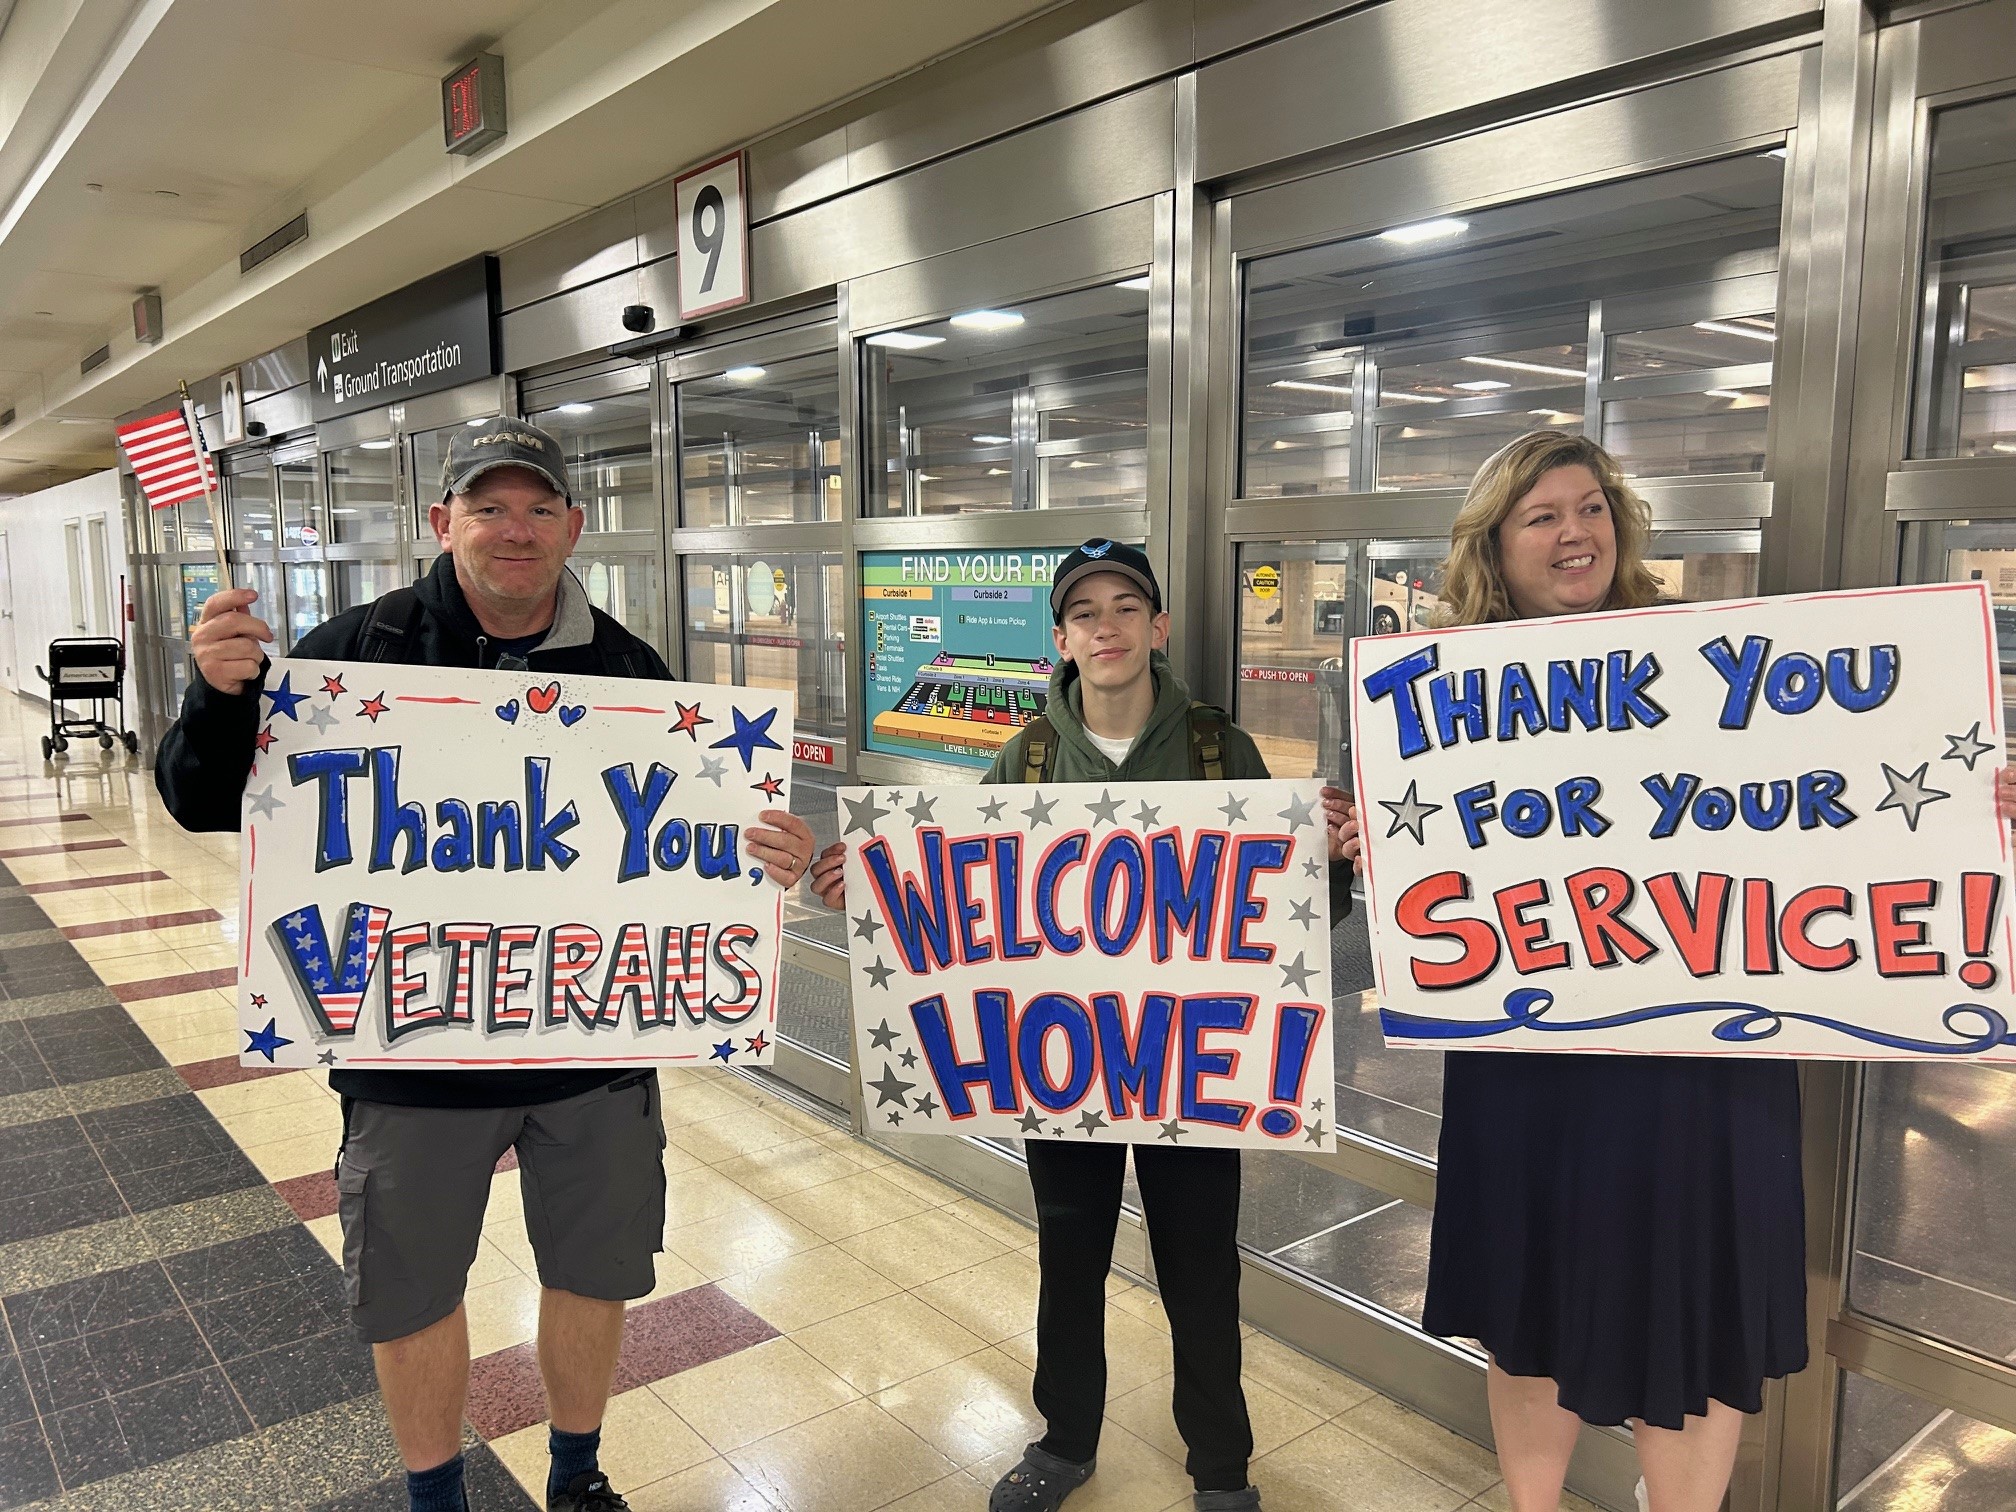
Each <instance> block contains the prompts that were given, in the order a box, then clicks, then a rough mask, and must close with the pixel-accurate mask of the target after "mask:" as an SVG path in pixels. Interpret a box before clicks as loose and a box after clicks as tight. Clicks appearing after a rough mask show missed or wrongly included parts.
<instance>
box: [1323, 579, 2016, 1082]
mask: <svg viewBox="0 0 2016 1512" xmlns="http://www.w3.org/2000/svg"><path fill="white" fill-rule="evenodd" d="M1351 684H1352V698H1353V706H1352V731H1353V755H1354V765H1355V778H1356V791H1357V792H1358V794H1359V795H1360V805H1361V808H1362V810H1363V813H1364V822H1365V834H1366V847H1365V852H1366V864H1365V880H1366V892H1367V896H1368V898H1369V901H1370V905H1371V909H1370V912H1371V925H1372V939H1373V945H1374V954H1375V958H1376V962H1377V968H1378V989H1379V997H1380V1002H1381V1005H1382V1013H1383V1018H1384V1024H1385V1030H1386V1036H1387V1039H1388V1040H1389V1041H1390V1042H1392V1043H1395V1044H1405V1045H1427V1046H1435V1047H1438V1048H1443V1049H1453V1048H1468V1049H1498V1050H1594V1051H1633V1052H1652V1053H1662V1052H1665V1053H1679V1054H1691V1055H1710V1054H1725V1055H1751V1056H1756V1055H1784V1056H1817V1057H1832V1058H1839V1059H1889V1058H1897V1059H1908V1058H1912V1057H1918V1056H1924V1057H1929V1058H1938V1057H1944V1058H1948V1059H1951V1058H1956V1057H1958V1058H1975V1059H1982V1060H2016V1036H2012V1035H2011V1032H2010V1021H2011V1018H2012V1016H2016V998H2012V993H2011V984H2012V981H2016V940H2012V930H2011V924H2010V912H2009V878H2010V843H2009V830H2008V827H2007V826H2006V825H2005V824H2003V823H2002V821H2001V820H1999V819H1998V818H1997V817H1996V812H1995V797H1994V787H1995V771H1996V769H1997V768H1998V767H1999V766H2001V765H2002V764H2003V762H2004V760H2005V759H2006V758H2005V756H2004V749H2005V747H2004V743H2003V729H2002V698H2003V692H2002V688H2003V676H2002V672H2001V669H2000V665H1999V663H1998V660H1997V656H1996V645H1995V630H1994V622H1993V619H1992V617H1991V615H1990V605H1989V599H1988V593H1987V589H1986V587H1985V586H1984V585H1982V584H1979V583H1956V584H1938V585H1930V586H1925V587H1915V588H1895V589H1880V590H1869V591H1852V592H1838V593H1824V594H1809V595H1803V596H1799V597H1791V598H1779V599H1753V600H1745V601H1739V602H1725V603H1711V604H1703V605H1698V606H1694V605H1673V606H1662V607H1658V608H1653V609H1643V610H1637V611H1632V612H1626V613H1615V614H1583V615H1574V616H1569V617H1564V618H1561V619H1550V620H1533V621H1528V622H1524V623H1517V624H1505V625H1490V626H1476V627H1468V628H1464V629H1457V630H1440V631H1435V630H1428V631H1416V632H1410V633H1406V634H1399V635H1386V636H1379V637H1367V638H1364V639H1360V640H1358V641H1356V642H1354V643H1353V645H1352V657H1351Z"/></svg>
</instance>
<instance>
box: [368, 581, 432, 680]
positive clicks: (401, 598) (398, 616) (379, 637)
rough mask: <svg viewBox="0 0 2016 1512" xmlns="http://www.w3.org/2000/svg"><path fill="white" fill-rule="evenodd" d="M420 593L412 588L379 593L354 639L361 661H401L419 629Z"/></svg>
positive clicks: (403, 659) (420, 612) (404, 658)
mask: <svg viewBox="0 0 2016 1512" xmlns="http://www.w3.org/2000/svg"><path fill="white" fill-rule="evenodd" d="M422 612H423V611H422V608H421V604H420V595H419V594H417V593H415V592H414V591H413V590H412V589H411V588H394V589H393V590H392V591H391V592H390V593H386V594H381V595H380V596H379V598H378V600H377V601H376V602H375V603H373V604H372V605H371V612H370V613H369V614H368V615H366V616H365V617H364V629H363V631H362V632H361V633H360V634H359V636H358V639H357V658H356V659H357V660H358V661H363V662H403V661H405V660H406V659H407V658H406V647H407V646H408V644H410V643H411V641H412V639H413V635H414V632H415V631H417V630H418V629H419V628H420V616H421V614H422Z"/></svg>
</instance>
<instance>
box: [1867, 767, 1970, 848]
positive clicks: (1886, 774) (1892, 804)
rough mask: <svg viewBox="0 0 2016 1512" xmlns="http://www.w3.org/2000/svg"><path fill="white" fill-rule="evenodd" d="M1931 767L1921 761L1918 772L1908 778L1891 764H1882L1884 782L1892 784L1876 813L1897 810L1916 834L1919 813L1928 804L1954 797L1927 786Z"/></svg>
mask: <svg viewBox="0 0 2016 1512" xmlns="http://www.w3.org/2000/svg"><path fill="white" fill-rule="evenodd" d="M1931 765H1932V763H1931V762H1929V761H1921V762H1919V763H1918V770H1917V771H1915V772H1913V773H1912V774H1911V775H1910V776H1909V777H1906V776H1905V775H1904V774H1903V773H1902V772H1899V771H1897V770H1895V769H1894V768H1892V767H1891V765H1890V763H1889V762H1887V761H1886V762H1884V763H1882V766H1883V780H1884V781H1885V782H1887V783H1889V784H1890V791H1889V793H1888V794H1886V795H1885V796H1884V799H1883V801H1882V802H1881V803H1879V804H1877V805H1876V812H1877V813H1879V814H1880V813H1882V812H1883V810H1885V809H1896V810H1897V811H1898V812H1899V813H1900V814H1902V815H1903V816H1904V824H1905V827H1906V828H1907V829H1909V830H1910V831H1911V832H1912V833H1913V834H1916V833H1917V832H1918V811H1919V810H1920V809H1922V808H1924V807H1925V805H1926V804H1928V803H1937V802H1938V801H1939V800H1940V799H1941V798H1951V797H1952V796H1953V795H1952V794H1951V793H1942V792H1940V791H1939V790H1938V789H1937V788H1931V787H1927V786H1926V785H1925V772H1926V769H1927V768H1928V767H1930V766H1931Z"/></svg>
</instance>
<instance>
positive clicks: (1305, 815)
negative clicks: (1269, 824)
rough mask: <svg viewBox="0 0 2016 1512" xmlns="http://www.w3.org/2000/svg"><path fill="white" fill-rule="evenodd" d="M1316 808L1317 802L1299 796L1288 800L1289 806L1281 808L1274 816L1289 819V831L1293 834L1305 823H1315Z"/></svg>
mask: <svg viewBox="0 0 2016 1512" xmlns="http://www.w3.org/2000/svg"><path fill="white" fill-rule="evenodd" d="M1315 810H1316V805H1315V804H1313V803H1311V802H1310V801H1309V800H1308V799H1307V798H1303V797H1300V796H1297V797H1294V798H1290V799H1289V800H1288V807H1286V808H1284V809H1283V810H1281V812H1280V813H1278V814H1276V815H1275V816H1274V817H1275V818H1276V819H1286V820H1287V821H1288V833H1289V834H1291V835H1292V834H1294V833H1295V831H1297V830H1298V829H1300V828H1302V826H1303V825H1305V824H1314V823H1315V822H1316V812H1315Z"/></svg>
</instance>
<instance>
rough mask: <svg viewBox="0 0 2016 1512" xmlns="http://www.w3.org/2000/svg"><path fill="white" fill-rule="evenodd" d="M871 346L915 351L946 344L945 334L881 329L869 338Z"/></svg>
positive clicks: (899, 350) (900, 350)
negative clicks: (922, 334) (924, 333)
mask: <svg viewBox="0 0 2016 1512" xmlns="http://www.w3.org/2000/svg"><path fill="white" fill-rule="evenodd" d="M867 342H868V345H869V346H876V347H889V348H891V349H892V350H894V351H898V352H915V351H918V350H919V349H921V348H923V347H934V346H943V345H945V338H944V337H943V336H920V335H918V334H917V333H916V332H915V331H880V332H877V333H876V334H875V335H873V336H870V337H868V338H867Z"/></svg>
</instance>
